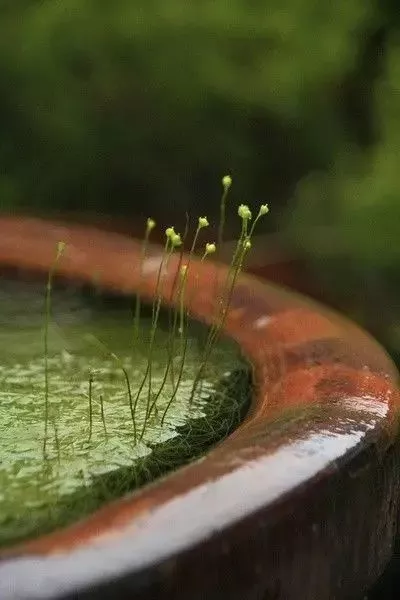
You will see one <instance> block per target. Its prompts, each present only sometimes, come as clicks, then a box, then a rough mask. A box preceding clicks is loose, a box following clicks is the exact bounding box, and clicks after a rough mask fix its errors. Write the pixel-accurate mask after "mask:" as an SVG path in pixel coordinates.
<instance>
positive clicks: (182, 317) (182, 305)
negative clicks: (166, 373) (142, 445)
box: [161, 269, 188, 426]
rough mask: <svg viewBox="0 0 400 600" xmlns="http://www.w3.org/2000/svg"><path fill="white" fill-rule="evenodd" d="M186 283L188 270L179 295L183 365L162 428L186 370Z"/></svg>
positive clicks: (162, 419)
mask: <svg viewBox="0 0 400 600" xmlns="http://www.w3.org/2000/svg"><path fill="white" fill-rule="evenodd" d="M186 281H187V269H186V270H185V273H184V274H183V276H182V284H181V289H180V294H179V335H180V341H181V356H182V358H181V364H180V369H179V375H178V379H177V382H176V385H175V387H174V390H173V393H172V395H171V398H170V399H169V401H168V404H167V406H166V407H165V410H164V414H163V416H162V418H161V426H163V425H164V421H165V417H166V415H167V412H168V410H169V408H170V406H171V404H172V402H173V401H174V399H175V397H176V394H177V392H178V389H179V385H180V382H181V380H182V376H183V369H184V365H185V360H186V350H187V343H188V336H187V333H186V328H185V288H186ZM187 320H188V313H187V312H186V327H187Z"/></svg>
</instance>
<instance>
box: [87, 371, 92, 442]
mask: <svg viewBox="0 0 400 600" xmlns="http://www.w3.org/2000/svg"><path fill="white" fill-rule="evenodd" d="M92 386H93V373H89V391H88V397H89V440H88V442H90V441H91V439H92V433H93V399H92Z"/></svg>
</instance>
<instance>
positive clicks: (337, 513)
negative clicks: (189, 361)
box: [0, 217, 400, 600]
mask: <svg viewBox="0 0 400 600" xmlns="http://www.w3.org/2000/svg"><path fill="white" fill-rule="evenodd" d="M0 233H1V235H0V265H1V266H2V267H11V268H17V269H21V271H28V272H30V271H32V272H47V271H48V269H49V266H50V264H51V262H52V261H53V259H54V252H55V245H56V243H57V242H58V241H60V240H62V241H64V242H66V244H67V249H66V252H65V255H64V256H63V258H62V260H61V261H60V264H59V269H58V270H59V272H60V274H61V275H62V276H64V277H67V278H68V279H70V280H72V281H80V282H86V283H90V282H91V280H92V278H93V275H94V274H95V273H96V276H97V278H99V277H100V282H101V286H102V287H103V288H104V289H105V290H115V291H118V292H121V293H132V292H134V291H136V290H138V289H139V288H140V290H141V293H142V294H143V295H144V296H146V297H147V298H151V296H152V293H153V290H154V287H155V280H156V274H157V270H158V266H159V264H160V257H161V253H162V250H161V249H160V248H158V247H152V248H151V251H150V255H149V256H148V258H147V259H146V261H145V264H144V275H143V277H142V278H140V277H139V269H138V264H139V263H138V261H139V256H140V244H139V242H137V241H135V240H132V239H129V238H128V237H125V236H121V235H118V234H113V233H110V232H104V231H100V230H96V229H91V228H89V227H86V226H84V227H83V226H77V225H68V224H61V223H49V222H46V221H41V220H36V219H30V218H13V217H2V218H0ZM176 268H177V258H173V260H172V262H171V264H170V267H169V270H168V273H167V274H166V275H165V285H164V292H163V293H164V300H165V302H169V299H170V297H171V289H172V282H173V279H174V276H175V273H176ZM190 273H191V274H192V277H191V279H190V281H189V291H188V295H187V297H188V298H189V299H190V300H189V302H190V311H191V314H192V315H193V316H194V317H196V318H198V319H200V320H204V321H206V322H210V321H211V320H212V314H213V312H212V309H213V306H214V298H215V282H216V281H222V280H223V278H224V276H225V275H226V268H225V267H224V266H222V265H217V264H214V263H210V262H209V263H206V262H205V263H200V262H199V261H194V262H193V268H191V269H190ZM194 273H196V276H195V277H194ZM190 290H193V291H192V292H191V291H190ZM225 333H226V334H228V335H229V336H230V337H231V338H233V339H234V340H236V341H237V342H238V343H239V344H240V346H241V348H242V350H243V352H244V354H245V355H246V356H247V358H248V359H249V360H250V361H251V363H252V366H253V368H254V382H255V393H254V398H253V401H252V404H251V408H250V410H249V413H248V415H247V417H246V418H245V420H244V422H243V423H242V424H241V425H240V426H239V428H238V429H237V430H236V431H235V432H234V433H233V434H232V435H231V436H230V437H228V438H227V439H226V440H225V441H224V442H222V443H221V444H219V445H218V446H217V447H216V448H215V449H214V450H212V451H211V452H210V453H209V454H208V455H207V456H206V457H204V458H203V459H201V460H199V461H196V462H194V463H192V464H191V465H189V466H187V467H184V468H182V469H180V470H178V471H177V472H176V473H174V474H172V475H169V476H168V477H166V478H164V479H162V480H160V481H157V482H155V483H154V484H153V485H150V486H148V487H145V488H144V489H143V490H141V491H139V492H136V493H134V494H132V495H131V496H130V497H127V498H124V499H122V500H119V501H115V502H112V503H110V504H109V505H107V506H106V507H104V508H103V509H100V510H99V511H97V512H96V513H95V514H93V515H92V516H90V517H89V518H87V519H85V520H83V521H81V522H79V523H76V524H74V525H72V526H70V527H68V528H65V529H63V530H59V531H56V532H54V533H51V534H49V535H46V536H43V537H40V538H38V539H35V540H34V541H31V542H28V543H25V544H22V545H19V546H18V547H14V548H9V549H7V550H6V551H4V552H3V554H2V559H1V562H0V598H2V599H4V600H6V599H8V598H10V599H11V598H12V599H33V598H35V599H39V598H40V599H44V598H67V597H68V598H77V597H79V598H125V597H126V598H128V597H135V598H136V597H137V598H145V599H147V598H148V599H157V598H171V599H172V598H182V599H183V598H191V599H199V600H200V599H203V598H207V599H209V598H218V599H219V600H220V599H222V598H229V599H232V598H237V599H240V600H242V599H244V598H245V599H246V600H253V599H254V600H256V599H262V600H267V599H270V598H271V599H277V598H282V599H291V598H293V599H294V598H296V599H301V598H307V599H308V598H310V599H313V598H318V599H323V598H327V599H328V598H336V597H338V598H339V597H340V598H341V599H344V598H348V597H351V596H350V595H351V594H354V595H357V594H359V593H362V592H363V591H364V590H365V589H366V587H367V586H368V585H370V584H371V582H373V581H374V579H375V578H376V577H377V576H378V575H379V573H380V572H381V570H382V568H383V567H384V565H385V562H386V561H387V559H388V557H389V555H390V553H391V549H392V544H393V540H394V537H395V533H396V519H397V510H398V500H397V496H398V495H397V486H398V483H399V472H400V469H399V467H400V460H399V455H400V453H399V444H398V441H397V440H398V438H397V431H398V410H399V392H398V387H397V384H398V374H397V371H396V369H395V367H394V365H393V364H392V362H391V360H390V359H389V358H388V356H387V355H386V353H385V352H384V351H383V350H382V349H381V348H380V347H379V345H378V344H377V343H376V342H375V341H374V340H373V339H371V337H370V336H368V335H367V334H366V333H364V332H363V331H361V330H360V329H358V328H357V327H356V326H355V325H353V324H352V323H350V322H349V321H346V320H344V319H342V318H340V317H338V316H336V315H334V314H333V313H331V312H329V311H326V310H325V309H323V308H322V307H320V306H319V305H317V304H315V303H312V302H310V301H308V300H306V299H304V298H302V297H299V296H297V295H294V294H292V293H290V292H287V291H284V290H282V289H280V288H278V287H275V286H272V285H270V284H267V283H264V282H261V281H259V280H257V279H255V278H252V277H250V276H247V275H242V276H241V277H240V279H239V281H238V283H237V286H236V288H235V291H234V294H233V298H232V302H231V305H230V308H229V312H228V316H227V319H226V325H225Z"/></svg>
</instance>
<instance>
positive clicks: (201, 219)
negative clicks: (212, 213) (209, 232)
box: [199, 217, 209, 229]
mask: <svg viewBox="0 0 400 600" xmlns="http://www.w3.org/2000/svg"><path fill="white" fill-rule="evenodd" d="M208 226H209V222H208V219H207V217H199V229H201V228H202V227H208Z"/></svg>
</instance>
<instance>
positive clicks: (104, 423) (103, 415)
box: [100, 394, 108, 437]
mask: <svg viewBox="0 0 400 600" xmlns="http://www.w3.org/2000/svg"><path fill="white" fill-rule="evenodd" d="M100 414H101V420H102V423H103V429H104V433H105V436H106V437H108V435H107V427H106V417H105V414H104V402H103V395H102V394H100Z"/></svg>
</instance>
